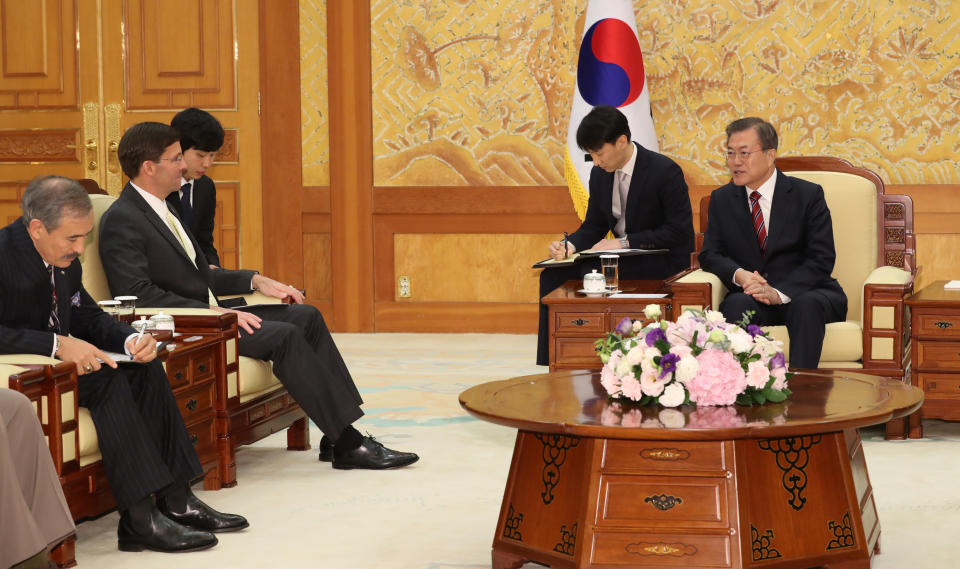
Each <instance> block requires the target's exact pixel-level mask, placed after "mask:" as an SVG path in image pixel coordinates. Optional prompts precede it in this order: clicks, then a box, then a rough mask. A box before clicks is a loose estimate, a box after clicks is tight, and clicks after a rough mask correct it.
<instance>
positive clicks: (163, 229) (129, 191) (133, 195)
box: [121, 184, 196, 265]
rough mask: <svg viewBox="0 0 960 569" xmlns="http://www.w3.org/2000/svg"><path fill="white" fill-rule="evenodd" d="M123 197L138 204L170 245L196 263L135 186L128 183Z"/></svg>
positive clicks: (185, 257) (191, 262) (192, 262)
mask: <svg viewBox="0 0 960 569" xmlns="http://www.w3.org/2000/svg"><path fill="white" fill-rule="evenodd" d="M121 197H126V198H127V199H129V200H130V202H131V203H133V204H134V205H135V206H137V208H139V209H140V211H141V212H143V216H144V217H145V218H146V219H147V221H148V222H150V224H151V225H153V227H154V228H155V229H156V230H157V231H158V232H159V233H160V235H162V236H163V238H164V239H166V240H167V242H168V243H170V245H171V246H172V247H173V248H174V249H176V250H177V251H178V252H179V253H180V254H181V255H182V256H183V258H184V259H186V260H187V262H188V263H190V264H191V265H196V261H195V260H191V259H190V257H189V256H187V251H186V250H185V249H184V248H183V245H181V244H180V241H179V240H178V239H177V238H176V236H175V235H174V234H173V232H172V231H170V228H169V227H167V224H166V223H165V222H164V221H163V220H162V219H160V218H159V217H158V216H157V212H155V211H153V208H152V207H150V204H148V203H147V201H146V200H144V199H143V197H141V196H140V194H139V193H137V190H135V189H133V186H131V185H129V184H128V185H127V187H126V188H124V189H123V195H122V196H121ZM164 203H165V204H166V205H167V209H170V204H169V203H167V202H166V201H164ZM171 211H172V210H171ZM173 215H174V216H176V215H177V214H176V212H173ZM178 219H179V218H178ZM184 238H186V239H189V236H188V235H184ZM194 248H196V246H194Z"/></svg>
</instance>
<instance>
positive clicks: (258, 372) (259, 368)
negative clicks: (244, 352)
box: [239, 356, 282, 403]
mask: <svg viewBox="0 0 960 569" xmlns="http://www.w3.org/2000/svg"><path fill="white" fill-rule="evenodd" d="M281 385H282V384H281V383H280V380H279V379H277V376H275V375H273V363H272V362H270V361H265V360H258V359H256V358H248V357H246V356H240V393H239V395H240V402H241V403H246V402H247V401H249V400H251V399H253V398H255V397H259V396H260V395H263V394H264V393H269V392H270V391H273V390H275V389H277V388H278V387H281Z"/></svg>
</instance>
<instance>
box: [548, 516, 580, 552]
mask: <svg viewBox="0 0 960 569" xmlns="http://www.w3.org/2000/svg"><path fill="white" fill-rule="evenodd" d="M553 550H554V551H556V552H557V553H562V554H564V555H569V556H570V557H573V554H574V552H575V551H576V550H577V524H576V523H574V524H573V525H572V526H570V530H569V531H568V530H567V526H565V525H563V526H560V542H559V543H557V544H556V545H554V546H553Z"/></svg>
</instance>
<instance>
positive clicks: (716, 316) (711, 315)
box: [705, 310, 725, 324]
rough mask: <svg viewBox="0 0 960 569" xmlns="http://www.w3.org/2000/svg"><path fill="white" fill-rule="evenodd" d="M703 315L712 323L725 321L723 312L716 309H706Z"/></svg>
mask: <svg viewBox="0 0 960 569" xmlns="http://www.w3.org/2000/svg"><path fill="white" fill-rule="evenodd" d="M705 315H706V317H707V322H710V323H712V324H719V323H720V322H724V321H725V319H724V317H723V313H722V312H717V311H716V310H708V311H706V313H705Z"/></svg>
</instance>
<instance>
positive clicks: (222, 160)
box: [216, 128, 240, 164]
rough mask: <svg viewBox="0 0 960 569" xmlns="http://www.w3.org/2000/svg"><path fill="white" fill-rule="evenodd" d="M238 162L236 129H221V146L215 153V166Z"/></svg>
mask: <svg viewBox="0 0 960 569" xmlns="http://www.w3.org/2000/svg"><path fill="white" fill-rule="evenodd" d="M239 161H240V154H239V151H238V149H237V129H235V128H225V129H223V146H221V147H220V150H218V151H217V160H216V163H217V164H226V163H235V162H239Z"/></svg>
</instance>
